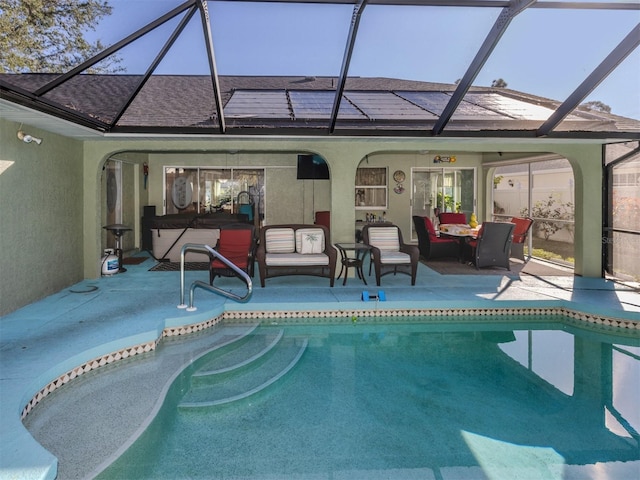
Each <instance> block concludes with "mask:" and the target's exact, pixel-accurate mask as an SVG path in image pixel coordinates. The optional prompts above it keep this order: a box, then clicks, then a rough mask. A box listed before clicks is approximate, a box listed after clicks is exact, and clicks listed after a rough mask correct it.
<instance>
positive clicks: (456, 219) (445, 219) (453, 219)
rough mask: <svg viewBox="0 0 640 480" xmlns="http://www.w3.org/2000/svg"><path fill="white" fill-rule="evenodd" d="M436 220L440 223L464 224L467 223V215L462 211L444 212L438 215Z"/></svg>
mask: <svg viewBox="0 0 640 480" xmlns="http://www.w3.org/2000/svg"><path fill="white" fill-rule="evenodd" d="M438 221H439V222H440V225H442V224H445V225H446V224H454V225H456V224H457V225H464V224H466V223H467V216H466V215H465V214H464V213H452V212H446V213H441V214H440V215H438Z"/></svg>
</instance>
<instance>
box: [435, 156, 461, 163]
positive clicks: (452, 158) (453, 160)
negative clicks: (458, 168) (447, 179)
mask: <svg viewBox="0 0 640 480" xmlns="http://www.w3.org/2000/svg"><path fill="white" fill-rule="evenodd" d="M433 163H456V157H455V156H454V155H451V156H444V155H436V156H435V157H433Z"/></svg>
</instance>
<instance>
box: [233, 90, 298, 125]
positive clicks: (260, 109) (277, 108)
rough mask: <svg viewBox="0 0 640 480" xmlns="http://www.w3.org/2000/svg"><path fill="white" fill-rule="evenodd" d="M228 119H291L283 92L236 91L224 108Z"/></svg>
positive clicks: (285, 95)
mask: <svg viewBox="0 0 640 480" xmlns="http://www.w3.org/2000/svg"><path fill="white" fill-rule="evenodd" d="M224 114H225V116H226V117H229V118H234V117H236V118H238V117H259V118H287V119H289V118H291V112H290V110H289V102H288V101H287V94H286V91H284V90H278V91H257V90H237V91H235V92H233V95H232V96H231V98H230V99H229V101H228V102H227V104H226V105H225V107H224Z"/></svg>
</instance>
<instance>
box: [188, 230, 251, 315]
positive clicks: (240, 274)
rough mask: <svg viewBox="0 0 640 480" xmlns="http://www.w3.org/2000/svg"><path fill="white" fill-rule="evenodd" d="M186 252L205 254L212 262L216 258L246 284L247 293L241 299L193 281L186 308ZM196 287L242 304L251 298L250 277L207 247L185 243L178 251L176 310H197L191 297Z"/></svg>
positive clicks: (211, 286) (233, 294) (238, 296)
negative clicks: (178, 301)
mask: <svg viewBox="0 0 640 480" xmlns="http://www.w3.org/2000/svg"><path fill="white" fill-rule="evenodd" d="M187 252H198V253H206V254H208V255H209V257H210V258H211V259H212V260H213V259H216V258H217V259H218V260H220V261H221V262H222V263H224V264H225V265H226V266H227V267H229V268H230V269H231V270H233V271H234V273H235V274H236V276H237V277H238V278H240V279H241V280H243V281H244V282H245V283H246V284H247V293H246V294H245V295H244V296H242V297H241V296H240V295H236V294H235V293H232V292H229V291H227V290H223V289H222V288H218V287H215V286H213V285H209V284H207V283H205V282H202V281H200V280H195V281H194V282H192V283H191V287H190V288H189V306H188V307H187V305H186V304H185V303H184V258H185V255H186V253H187ZM198 287H199V288H202V289H204V290H207V291H209V292H211V293H217V294H218V295H222V296H223V297H227V298H230V299H232V300H235V301H236V302H243V303H244V302H247V301H248V300H249V298H251V294H252V293H253V282H252V281H251V277H250V276H249V275H247V273H246V272H245V271H243V270H241V269H240V268H238V266H237V265H235V264H234V263H233V262H231V260H228V259H227V258H225V257H224V256H223V255H220V254H219V253H218V252H217V251H216V250H214V249H213V248H211V247H210V246H209V245H202V244H199V243H185V244H184V245H183V246H182V248H181V249H180V304H179V305H178V308H186V309H187V311H188V312H194V311H196V310H197V308H196V307H194V306H193V297H194V290H195V289H196V288H198Z"/></svg>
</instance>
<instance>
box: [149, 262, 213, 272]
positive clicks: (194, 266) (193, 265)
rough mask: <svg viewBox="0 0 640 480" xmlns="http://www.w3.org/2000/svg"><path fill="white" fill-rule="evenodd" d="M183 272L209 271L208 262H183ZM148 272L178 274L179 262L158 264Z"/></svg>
mask: <svg viewBox="0 0 640 480" xmlns="http://www.w3.org/2000/svg"><path fill="white" fill-rule="evenodd" d="M184 269H185V270H209V263H208V262H185V264H184ZM149 271H150V272H179V271H180V262H160V263H157V264H156V265H154V266H153V267H151V268H150V269H149Z"/></svg>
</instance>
